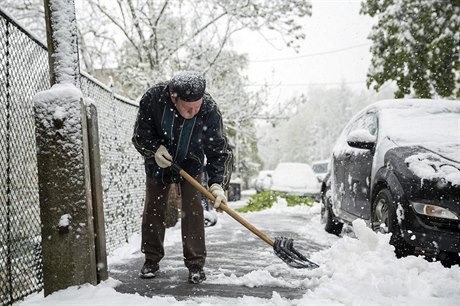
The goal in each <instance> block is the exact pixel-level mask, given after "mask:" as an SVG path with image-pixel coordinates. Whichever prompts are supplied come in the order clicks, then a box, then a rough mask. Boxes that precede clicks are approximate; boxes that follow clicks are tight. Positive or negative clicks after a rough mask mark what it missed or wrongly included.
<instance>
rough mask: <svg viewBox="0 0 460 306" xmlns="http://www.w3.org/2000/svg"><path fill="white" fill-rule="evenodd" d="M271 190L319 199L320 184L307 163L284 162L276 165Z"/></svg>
mask: <svg viewBox="0 0 460 306" xmlns="http://www.w3.org/2000/svg"><path fill="white" fill-rule="evenodd" d="M271 190H273V191H280V192H285V193H287V194H292V195H296V196H301V197H311V198H314V199H319V196H320V191H321V185H320V182H319V181H318V179H317V177H316V174H315V172H313V170H312V168H311V166H310V165H309V164H305V163H287V162H286V163H279V164H278V166H276V169H275V171H274V172H273V175H272V187H271Z"/></svg>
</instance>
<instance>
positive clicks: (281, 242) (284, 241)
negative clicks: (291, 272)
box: [171, 163, 319, 269]
mask: <svg viewBox="0 0 460 306" xmlns="http://www.w3.org/2000/svg"><path fill="white" fill-rule="evenodd" d="M171 167H172V168H173V169H174V170H175V171H177V172H178V173H179V174H180V175H181V176H182V177H183V178H184V179H185V180H187V181H188V182H189V183H190V184H192V185H193V186H194V187H195V188H197V189H198V190H199V191H201V192H202V193H203V194H204V195H205V196H206V197H207V198H208V199H209V200H210V201H211V202H214V200H215V198H214V196H213V195H212V193H211V192H209V191H208V190H207V189H206V188H205V187H203V186H202V185H201V184H200V183H199V182H198V181H197V180H195V179H194V178H193V177H192V176H190V174H188V173H187V172H185V171H184V170H183V169H182V168H181V167H179V166H178V165H177V164H175V163H172V165H171ZM219 209H222V210H223V211H225V212H226V213H227V214H229V215H230V216H231V217H232V218H233V219H235V220H236V221H238V222H239V223H241V224H242V225H243V226H244V227H246V228H247V229H248V230H250V231H251V232H252V233H253V234H255V235H256V236H258V237H259V238H260V239H262V240H263V241H265V242H266V243H268V244H269V245H270V246H272V247H273V250H274V252H275V254H276V255H277V256H278V257H279V258H281V259H282V260H283V261H284V262H285V263H287V264H288V265H289V266H291V267H293V268H303V269H304V268H307V269H312V268H318V267H319V266H318V265H317V264H315V263H314V262H312V261H310V260H308V259H307V258H306V257H305V256H303V255H302V254H301V253H300V252H299V251H297V250H296V249H295V248H294V243H293V240H292V239H288V238H285V237H276V238H275V241H273V240H272V239H271V238H270V237H268V236H267V235H265V234H264V233H262V232H261V231H259V230H258V229H257V228H255V227H254V226H253V225H252V224H251V223H249V222H248V221H246V220H245V219H244V218H243V217H241V216H240V215H238V214H237V213H236V212H235V211H234V210H233V209H231V208H230V207H228V206H227V204H226V203H221V204H220V207H219Z"/></svg>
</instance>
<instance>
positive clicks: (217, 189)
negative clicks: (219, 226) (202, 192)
mask: <svg viewBox="0 0 460 306" xmlns="http://www.w3.org/2000/svg"><path fill="white" fill-rule="evenodd" d="M209 191H210V192H211V193H212V195H213V196H214V197H215V198H216V200H215V201H214V205H213V206H214V208H215V209H217V208H219V206H220V203H222V202H224V203H227V197H226V196H225V192H224V190H223V189H222V186H220V185H219V184H212V185H211V187H210V188H209Z"/></svg>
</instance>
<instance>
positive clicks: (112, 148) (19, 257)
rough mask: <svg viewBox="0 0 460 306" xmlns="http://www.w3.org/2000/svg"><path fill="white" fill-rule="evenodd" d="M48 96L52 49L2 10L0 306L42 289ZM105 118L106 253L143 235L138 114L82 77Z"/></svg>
mask: <svg viewBox="0 0 460 306" xmlns="http://www.w3.org/2000/svg"><path fill="white" fill-rule="evenodd" d="M46 89H49V71H48V54H47V51H46V47H45V46H44V45H43V44H42V43H41V42H40V41H38V40H37V39H36V38H34V37H33V36H32V35H31V34H29V33H28V32H27V31H25V30H24V29H23V28H21V27H20V26H19V25H18V24H17V23H16V22H15V21H14V20H13V19H12V18H11V17H10V16H8V15H7V14H6V13H5V12H3V11H2V10H1V9H0V305H9V304H12V303H13V302H14V301H16V300H19V299H21V298H23V297H25V296H27V295H29V294H31V293H33V292H36V291H40V290H41V289H42V287H43V278H42V262H41V249H40V241H41V234H40V228H41V223H40V207H39V200H38V174H37V161H36V145H35V127H34V111H33V105H32V98H33V96H34V95H35V94H36V93H37V92H39V91H43V90H46ZM81 89H82V92H83V94H84V96H85V97H89V98H90V99H92V100H93V101H94V104H95V105H96V107H97V109H98V115H99V134H100V135H99V138H100V148H101V167H102V179H103V182H102V185H103V198H104V214H105V227H106V228H105V230H106V238H107V250H108V252H109V253H110V252H111V251H113V250H114V249H115V248H116V247H117V246H119V245H121V244H122V243H123V242H125V241H126V240H127V238H128V236H130V235H131V234H132V233H134V232H138V231H139V230H140V223H141V214H142V208H143V197H144V170H143V165H142V164H143V161H142V159H141V157H140V155H139V154H138V153H137V152H135V149H134V148H133V146H132V145H131V136H132V130H133V124H134V120H135V116H136V113H137V106H136V105H134V104H133V103H131V102H130V101H128V100H126V99H123V98H122V97H118V96H114V95H113V93H112V92H111V90H110V89H109V88H107V87H105V86H104V85H102V84H100V83H98V82H97V81H95V80H94V79H92V78H91V77H90V76H89V75H86V74H82V76H81Z"/></svg>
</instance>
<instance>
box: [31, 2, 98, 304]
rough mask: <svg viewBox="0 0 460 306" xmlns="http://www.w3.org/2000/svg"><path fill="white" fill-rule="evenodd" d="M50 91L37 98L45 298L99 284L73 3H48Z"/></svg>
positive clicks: (47, 26) (46, 9) (35, 98)
mask: <svg viewBox="0 0 460 306" xmlns="http://www.w3.org/2000/svg"><path fill="white" fill-rule="evenodd" d="M44 4H45V16H46V28H47V35H48V40H47V41H48V54H49V62H50V76H51V86H52V87H51V89H50V90H47V91H43V92H40V93H38V94H36V95H35V97H34V99H33V100H34V101H33V103H34V107H35V126H36V140H37V165H38V181H39V199H40V217H41V221H42V255H43V281H44V291H45V296H46V295H48V294H51V293H53V292H55V291H57V290H60V289H65V288H67V287H69V286H75V285H80V284H84V283H90V284H94V285H95V284H96V283H97V274H96V272H97V268H96V256H95V244H94V225H93V211H92V196H91V180H90V165H89V152H88V151H89V150H88V134H87V120H86V116H85V113H84V111H85V106H84V105H83V96H82V93H81V91H80V89H79V88H78V87H79V78H80V73H79V63H78V45H77V38H76V37H77V31H76V23H75V7H74V2H73V0H45V1H44Z"/></svg>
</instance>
